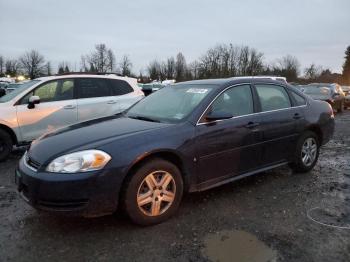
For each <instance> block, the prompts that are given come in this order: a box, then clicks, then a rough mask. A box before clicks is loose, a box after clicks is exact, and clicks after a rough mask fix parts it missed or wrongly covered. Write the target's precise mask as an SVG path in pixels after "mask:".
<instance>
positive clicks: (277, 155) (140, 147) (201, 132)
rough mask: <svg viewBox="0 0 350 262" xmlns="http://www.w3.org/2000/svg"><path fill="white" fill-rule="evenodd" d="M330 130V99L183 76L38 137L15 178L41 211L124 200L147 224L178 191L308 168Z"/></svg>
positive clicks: (91, 208)
mask: <svg viewBox="0 0 350 262" xmlns="http://www.w3.org/2000/svg"><path fill="white" fill-rule="evenodd" d="M333 130H334V115H333V110H332V108H331V106H330V105H329V104H328V103H326V102H322V101H316V100H313V99H311V98H309V97H308V96H306V95H304V94H303V93H301V92H300V91H298V90H297V89H295V88H294V87H292V86H289V85H288V84H287V83H285V82H281V81H276V80H273V79H270V78H266V79H265V78H254V77H247V78H242V77H240V78H230V79H217V80H199V81H191V82H184V83H179V84H176V85H173V86H171V87H165V88H163V89H161V90H159V91H158V92H156V93H154V94H152V95H150V96H148V97H146V98H145V99H143V100H141V101H140V102H138V103H137V104H136V105H134V106H133V107H131V108H130V109H129V110H127V111H126V112H124V113H122V114H119V115H115V116H112V117H106V118H102V119H95V120H92V121H87V122H83V123H79V124H76V125H72V126H69V127H66V128H63V129H59V130H57V131H55V132H52V133H49V134H47V135H44V136H42V137H40V138H39V139H37V140H35V141H34V142H33V143H32V145H31V147H30V149H29V150H28V152H27V153H26V154H25V155H24V156H23V158H22V159H21V160H20V163H19V166H18V169H17V171H16V183H17V185H18V190H19V192H20V194H21V195H22V197H23V198H24V199H25V200H26V201H27V202H28V203H29V204H31V205H32V206H33V207H35V208H37V209H40V210H47V211H54V212H61V213H70V214H78V215H83V216H100V215H104V214H109V213H113V212H115V211H116V210H117V207H121V209H122V210H124V212H126V213H127V214H128V216H129V217H130V218H131V220H132V221H134V222H135V223H138V224H141V225H151V224H156V223H160V222H162V221H164V220H166V219H168V218H169V217H171V216H172V215H173V214H174V213H175V211H176V210H177V208H178V207H179V204H180V201H181V198H182V195H183V193H184V192H194V191H202V190H205V189H209V188H212V187H215V186H219V185H222V184H224V183H228V182H231V181H234V180H237V179H240V178H243V177H246V176H250V175H253V174H257V173H259V172H261V171H265V170H269V169H272V168H275V167H278V166H281V165H286V164H289V165H290V166H291V168H292V169H293V170H295V171H296V172H308V171H310V170H311V169H312V168H313V167H314V166H315V164H316V162H317V159H318V154H319V149H320V146H321V145H323V144H325V143H327V142H328V141H329V140H330V138H331V137H332V135H333Z"/></svg>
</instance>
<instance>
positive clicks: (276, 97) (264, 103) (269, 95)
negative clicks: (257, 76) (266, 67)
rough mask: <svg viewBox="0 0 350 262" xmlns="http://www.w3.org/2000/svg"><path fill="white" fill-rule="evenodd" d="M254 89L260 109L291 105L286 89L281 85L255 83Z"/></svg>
mask: <svg viewBox="0 0 350 262" xmlns="http://www.w3.org/2000/svg"><path fill="white" fill-rule="evenodd" d="M255 86H256V91H257V92H258V96H259V99H260V104H261V109H262V111H272V110H278V109H283V108H288V107H290V106H291V104H290V101H289V96H288V93H287V91H286V90H285V89H284V88H283V87H282V86H277V85H268V84H266V85H264V84H257V85H255Z"/></svg>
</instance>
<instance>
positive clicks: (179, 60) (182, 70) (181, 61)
mask: <svg viewBox="0 0 350 262" xmlns="http://www.w3.org/2000/svg"><path fill="white" fill-rule="evenodd" d="M186 71H187V64H186V59H185V56H184V55H183V54H182V53H181V52H180V53H178V54H177V56H176V62H175V77H176V81H178V82H179V81H183V80H185V78H186V73H187V72H186Z"/></svg>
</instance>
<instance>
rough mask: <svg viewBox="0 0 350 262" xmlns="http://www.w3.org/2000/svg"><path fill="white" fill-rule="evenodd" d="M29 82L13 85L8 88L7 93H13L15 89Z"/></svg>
mask: <svg viewBox="0 0 350 262" xmlns="http://www.w3.org/2000/svg"><path fill="white" fill-rule="evenodd" d="M26 82H28V81H23V82H19V83H11V84H9V85H8V86H7V87H6V92H7V93H11V92H12V91H14V90H15V89H17V88H18V87H21V85H23V84H24V83H26Z"/></svg>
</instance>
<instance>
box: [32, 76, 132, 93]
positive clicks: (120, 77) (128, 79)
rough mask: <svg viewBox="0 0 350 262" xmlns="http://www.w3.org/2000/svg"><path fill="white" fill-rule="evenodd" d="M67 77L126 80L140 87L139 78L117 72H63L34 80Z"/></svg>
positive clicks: (44, 80)
mask: <svg viewBox="0 0 350 262" xmlns="http://www.w3.org/2000/svg"><path fill="white" fill-rule="evenodd" d="M67 78H70V79H72V78H103V79H117V80H124V81H126V82H128V83H129V84H130V85H131V86H132V87H133V89H134V90H137V89H139V87H138V86H137V79H136V78H133V77H128V76H118V75H116V74H103V75H102V74H84V73H81V74H77V73H74V74H63V75H54V76H44V77H39V78H36V79H34V80H39V81H43V82H46V81H50V80H56V79H67Z"/></svg>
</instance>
